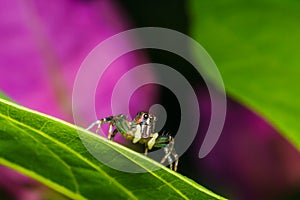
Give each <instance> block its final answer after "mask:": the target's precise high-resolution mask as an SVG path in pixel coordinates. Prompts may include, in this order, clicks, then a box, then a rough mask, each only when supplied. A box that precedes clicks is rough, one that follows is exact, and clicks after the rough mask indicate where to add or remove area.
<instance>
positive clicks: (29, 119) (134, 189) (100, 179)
mask: <svg viewBox="0 0 300 200" xmlns="http://www.w3.org/2000/svg"><path fill="white" fill-rule="evenodd" d="M78 133H80V136H79V134H78ZM80 138H84V139H85V141H86V140H88V141H89V142H91V144H92V146H94V147H95V149H96V150H97V151H99V152H111V153H113V154H109V155H107V156H110V157H111V158H110V159H111V160H116V162H117V161H118V158H121V157H123V158H126V159H128V160H129V161H131V162H132V163H134V164H135V165H137V166H139V167H141V168H143V169H146V170H147V171H148V170H149V169H151V168H154V167H157V166H159V167H161V168H160V169H159V170H156V171H149V172H148V173H125V172H121V171H118V170H115V169H112V168H109V167H107V166H106V165H104V164H102V163H101V162H99V161H98V160H96V159H95V158H94V157H93V156H92V155H90V153H89V152H88V151H87V150H86V148H85V146H84V145H83V144H82V141H81V139H80ZM0 164H2V165H5V166H7V167H10V168H12V169H14V170H16V171H18V172H20V173H23V174H25V175H27V176H29V177H31V178H33V179H36V180H37V181H39V182H41V183H43V184H45V185H47V186H48V187H50V188H52V189H54V190H56V191H58V192H60V193H62V194H64V195H66V196H67V197H70V198H71V199H99V198H101V199H102V198H103V199H105V198H107V199H159V198H160V199H171V198H172V199H204V200H205V199H224V198H222V197H220V196H218V195H216V194H214V193H212V192H211V191H209V190H207V189H205V188H204V187H202V186H200V185H198V184H197V183H195V182H194V181H192V180H190V179H188V178H186V177H184V176H182V175H180V174H178V173H176V172H174V171H172V170H170V169H168V168H166V167H163V166H162V165H160V164H159V163H157V162H156V161H154V160H152V159H150V158H147V157H145V156H143V155H142V154H139V153H137V152H135V151H132V150H130V149H128V148H126V147H124V146H122V145H119V144H118V143H115V142H112V141H108V140H107V139H106V138H102V137H99V136H98V135H96V134H92V133H91V132H87V131H85V130H84V129H82V128H79V127H76V126H74V125H72V124H68V123H67V122H64V121H61V120H59V119H55V118H53V117H49V116H47V115H45V114H41V113H38V112H36V111H33V110H30V109H27V108H24V107H22V106H19V105H16V104H14V103H11V102H8V101H6V100H3V99H0Z"/></svg>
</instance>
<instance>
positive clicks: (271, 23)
mask: <svg viewBox="0 0 300 200" xmlns="http://www.w3.org/2000/svg"><path fill="white" fill-rule="evenodd" d="M299 10H300V1H295V0H287V1H279V0H275V1H273V0H272V1H271V0H253V1H247V0H228V1H224V0H217V1H209V0H205V1H198V0H190V13H191V16H190V19H191V27H192V30H191V32H192V36H193V37H194V38H195V39H196V40H197V41H198V42H199V43H200V44H201V45H203V46H204V48H205V49H206V50H207V51H208V52H209V54H210V55H211V56H212V58H213V59H214V61H215V62H216V64H217V66H218V68H219V70H220V72H221V74H222V77H223V80H224V84H225V87H226V89H227V91H228V93H229V94H230V95H231V96H232V97H234V98H236V99H238V100H239V101H240V102H242V103H244V104H245V105H247V106H250V107H251V108H252V109H253V110H255V111H256V112H258V113H259V114H261V115H262V116H264V117H265V118H266V119H267V120H268V121H269V122H271V123H272V124H273V125H274V127H276V128H277V129H278V130H279V131H280V132H281V133H282V134H283V135H284V136H285V137H286V138H288V139H289V140H290V141H291V142H292V143H293V144H294V145H295V146H296V147H297V148H298V149H300V134H299V130H300V123H299V120H298V119H299V116H300V88H299V76H300V67H299V63H300V59H299V55H300V48H299V47H300V26H299V22H300V12H299Z"/></svg>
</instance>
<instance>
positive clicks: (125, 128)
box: [87, 112, 179, 171]
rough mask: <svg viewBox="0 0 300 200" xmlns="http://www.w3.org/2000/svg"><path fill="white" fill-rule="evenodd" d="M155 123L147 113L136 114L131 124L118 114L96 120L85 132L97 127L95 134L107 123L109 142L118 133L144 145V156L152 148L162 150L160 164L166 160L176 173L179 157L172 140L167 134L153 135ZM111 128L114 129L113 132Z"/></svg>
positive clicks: (153, 117)
mask: <svg viewBox="0 0 300 200" xmlns="http://www.w3.org/2000/svg"><path fill="white" fill-rule="evenodd" d="M155 121H156V116H154V115H152V114H150V113H147V112H139V113H137V115H136V116H135V118H134V119H133V121H131V122H130V121H128V120H127V118H126V116H125V115H123V114H120V115H116V116H110V117H106V118H103V119H100V120H97V121H95V122H94V123H92V124H91V125H90V126H89V127H88V128H87V130H90V129H92V128H93V127H94V126H97V129H96V133H98V132H99V130H100V128H101V125H102V124H103V123H109V130H108V139H109V140H113V138H114V136H115V135H116V134H117V133H118V132H119V133H120V134H122V135H123V136H124V137H125V138H126V139H128V140H132V142H133V143H137V142H139V143H141V144H145V155H147V153H148V150H151V149H152V148H153V147H156V148H163V150H164V152H165V156H164V157H163V158H162V160H161V163H164V162H165V161H166V160H168V163H169V166H170V168H171V169H173V170H174V171H176V170H177V166H178V160H179V157H178V154H177V153H176V151H175V148H174V138H173V137H172V136H171V135H169V134H159V133H157V132H156V133H155V131H154V129H155ZM113 127H115V129H114V130H113ZM172 156H173V157H174V160H173V158H172ZM173 162H174V168H173Z"/></svg>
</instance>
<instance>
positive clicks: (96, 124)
mask: <svg viewBox="0 0 300 200" xmlns="http://www.w3.org/2000/svg"><path fill="white" fill-rule="evenodd" d="M112 120H113V117H106V118H103V119H100V120H97V121H95V122H94V123H92V124H91V125H90V126H89V127H87V129H86V130H91V129H92V128H93V127H94V126H97V128H96V132H95V133H98V132H99V130H100V128H101V125H102V124H104V123H110V126H112Z"/></svg>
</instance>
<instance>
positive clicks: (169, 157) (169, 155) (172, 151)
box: [160, 137, 179, 171]
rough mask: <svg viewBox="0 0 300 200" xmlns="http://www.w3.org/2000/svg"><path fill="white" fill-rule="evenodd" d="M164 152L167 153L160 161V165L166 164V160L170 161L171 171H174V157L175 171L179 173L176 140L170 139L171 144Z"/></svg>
mask: <svg viewBox="0 0 300 200" xmlns="http://www.w3.org/2000/svg"><path fill="white" fill-rule="evenodd" d="M164 152H165V156H164V157H163V158H162V160H161V161H160V163H164V162H165V161H166V160H168V163H169V166H170V169H173V162H174V161H173V159H172V156H174V160H175V163H174V171H177V166H178V162H179V156H178V154H177V153H176V151H175V148H174V138H172V137H170V142H169V144H167V145H166V146H165V147H164Z"/></svg>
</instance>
